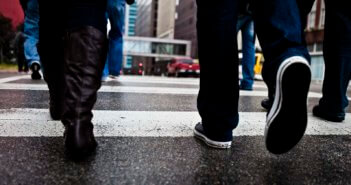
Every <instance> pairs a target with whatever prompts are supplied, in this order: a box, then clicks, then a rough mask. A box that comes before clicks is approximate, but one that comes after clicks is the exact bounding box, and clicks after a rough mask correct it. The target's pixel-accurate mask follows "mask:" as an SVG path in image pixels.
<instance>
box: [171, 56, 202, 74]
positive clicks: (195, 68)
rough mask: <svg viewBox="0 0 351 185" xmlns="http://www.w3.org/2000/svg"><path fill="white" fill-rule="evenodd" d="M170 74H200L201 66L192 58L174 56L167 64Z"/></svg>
mask: <svg viewBox="0 0 351 185" xmlns="http://www.w3.org/2000/svg"><path fill="white" fill-rule="evenodd" d="M167 75H168V76H176V77H180V76H189V75H193V76H199V75H200V66H199V64H197V63H194V61H193V59H191V58H174V59H172V60H171V61H170V62H169V63H168V65H167Z"/></svg>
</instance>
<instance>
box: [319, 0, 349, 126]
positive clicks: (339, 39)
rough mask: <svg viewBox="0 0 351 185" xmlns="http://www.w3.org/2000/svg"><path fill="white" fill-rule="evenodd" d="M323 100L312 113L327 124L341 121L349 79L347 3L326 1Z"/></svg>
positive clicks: (346, 100) (345, 105)
mask: <svg viewBox="0 0 351 185" xmlns="http://www.w3.org/2000/svg"><path fill="white" fill-rule="evenodd" d="M325 3H326V19H325V35H324V49H323V51H324V61H325V76H324V82H323V97H322V99H321V100H320V102H319V106H317V107H316V108H314V111H313V113H314V114H315V115H316V116H318V117H321V118H324V119H326V120H329V121H336V122H339V121H343V120H344V119H345V108H346V107H347V106H348V104H349V101H348V98H347V95H346V92H347V87H348V84H349V81H350V78H351V54H350V53H351V35H350V33H351V13H350V11H349V10H348V8H347V7H349V6H348V5H349V3H348V2H346V1H345V2H344V1H330V0H326V1H325Z"/></svg>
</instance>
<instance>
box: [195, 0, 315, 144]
mask: <svg viewBox="0 0 351 185" xmlns="http://www.w3.org/2000/svg"><path fill="white" fill-rule="evenodd" d="M255 3H257V4H256V5H255V7H256V8H255V14H254V19H255V27H256V32H257V34H258V38H259V41H260V43H261V46H262V50H263V53H264V55H265V59H266V62H265V64H264V71H265V74H266V76H265V78H264V79H265V81H266V83H268V84H274V82H275V79H276V74H277V70H278V68H279V66H280V64H281V62H282V61H283V60H284V59H286V58H288V57H291V56H303V57H305V58H306V59H309V55H308V51H307V49H306V47H305V44H304V37H303V34H301V30H302V26H301V21H300V15H299V9H298V5H297V3H296V0H261V1H255ZM197 4H198V14H197V18H198V22H197V30H198V45H199V47H198V49H199V61H200V67H201V76H200V91H199V95H198V101H197V107H198V111H199V113H200V116H201V118H202V123H203V127H204V129H205V132H207V133H208V134H209V135H213V138H216V139H218V140H220V139H229V138H231V135H232V130H233V129H234V128H235V127H236V126H237V125H238V121H239V117H238V98H239V84H238V82H239V80H238V52H237V50H238V49H237V40H236V24H237V16H238V15H237V1H235V0H221V1H216V2H214V1H204V0H197Z"/></svg>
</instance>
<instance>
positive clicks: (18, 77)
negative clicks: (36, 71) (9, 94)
mask: <svg viewBox="0 0 351 185" xmlns="http://www.w3.org/2000/svg"><path fill="white" fill-rule="evenodd" d="M22 79H30V76H28V75H20V76H12V77H7V78H1V79H0V84H1V83H7V82H12V81H17V80H22Z"/></svg>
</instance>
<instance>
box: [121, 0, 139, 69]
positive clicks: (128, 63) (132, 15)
mask: <svg viewBox="0 0 351 185" xmlns="http://www.w3.org/2000/svg"><path fill="white" fill-rule="evenodd" d="M126 8H127V9H126V21H125V22H126V30H125V35H126V36H135V24H136V19H137V14H138V5H137V1H136V2H135V3H134V4H132V5H130V6H127V7H126ZM132 64H133V57H132V56H126V58H125V63H124V68H127V69H130V68H132Z"/></svg>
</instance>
